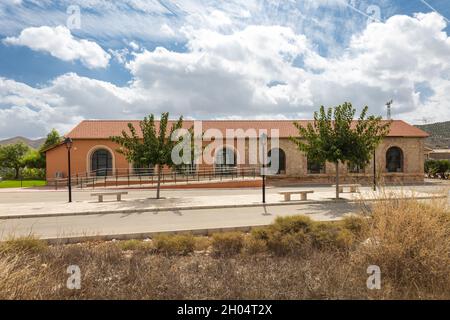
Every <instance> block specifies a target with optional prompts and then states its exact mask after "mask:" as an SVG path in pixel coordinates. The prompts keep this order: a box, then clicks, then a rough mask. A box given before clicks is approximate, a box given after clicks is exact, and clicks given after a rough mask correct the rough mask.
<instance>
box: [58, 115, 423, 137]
mask: <svg viewBox="0 0 450 320" xmlns="http://www.w3.org/2000/svg"><path fill="white" fill-rule="evenodd" d="M293 121H297V122H299V123H301V124H303V125H306V124H307V123H308V122H312V120H203V121H202V126H203V131H205V130H207V129H211V128H214V129H219V130H220V131H221V132H222V133H223V134H224V135H225V130H226V129H243V130H247V129H255V130H256V131H257V133H258V131H259V130H260V129H267V130H268V135H270V130H271V129H278V130H279V136H280V137H281V138H287V137H289V136H296V135H298V131H297V129H296V128H295V126H294V125H293ZM128 123H132V124H133V125H134V127H135V128H136V130H137V132H138V133H139V134H141V132H140V129H139V120H84V121H82V122H80V123H79V124H78V125H77V126H76V127H75V128H74V129H73V130H72V131H70V132H69V133H68V134H67V135H66V136H68V137H70V138H72V139H108V138H109V137H111V136H118V135H121V133H122V130H126V131H127V132H128V127H127V124H128ZM171 123H173V122H171ZM171 123H170V124H169V127H170V126H171ZM193 124H194V121H193V120H184V121H183V127H184V128H190V127H192V126H193ZM157 125H158V122H157ZM388 136H389V137H420V138H425V137H428V136H429V135H428V133H426V132H425V131H423V130H421V129H419V128H416V127H414V126H412V125H410V124H408V123H406V122H404V121H402V120H394V121H393V122H392V124H391V130H390V133H389V134H388Z"/></svg>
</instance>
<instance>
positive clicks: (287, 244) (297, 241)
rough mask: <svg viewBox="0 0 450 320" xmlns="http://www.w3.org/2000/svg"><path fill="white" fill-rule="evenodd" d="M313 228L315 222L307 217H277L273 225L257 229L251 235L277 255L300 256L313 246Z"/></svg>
mask: <svg viewBox="0 0 450 320" xmlns="http://www.w3.org/2000/svg"><path fill="white" fill-rule="evenodd" d="M312 227H313V221H312V220H311V219H310V218H308V217H306V216H288V217H277V218H276V219H275V222H274V223H273V224H272V225H270V226H267V227H261V228H255V229H254V230H252V233H251V235H252V237H253V238H254V239H255V240H260V241H264V242H265V244H266V246H267V249H268V250H269V251H271V252H272V253H274V254H276V255H286V254H300V253H302V252H305V251H306V250H308V248H309V247H310V245H311V241H310V235H309V233H310V232H311V230H312Z"/></svg>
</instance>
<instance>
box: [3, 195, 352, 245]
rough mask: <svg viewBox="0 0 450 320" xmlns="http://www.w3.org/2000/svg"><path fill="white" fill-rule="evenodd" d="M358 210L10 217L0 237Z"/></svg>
mask: <svg viewBox="0 0 450 320" xmlns="http://www.w3.org/2000/svg"><path fill="white" fill-rule="evenodd" d="M358 210H359V208H358V207H357V205H356V204H350V203H326V204H308V205H305V204H302V205H289V206H267V207H264V206H261V207H248V208H223V209H196V210H178V211H161V212H145V213H133V214H103V215H85V216H65V217H42V218H26V219H10V220H2V221H0V237H1V238H2V239H6V238H8V237H11V236H16V237H17V236H24V235H29V234H33V235H35V236H38V237H40V238H45V239H48V238H59V237H74V236H94V235H104V234H109V235H115V234H129V233H145V232H163V231H176V230H196V229H214V228H227V227H242V226H255V225H264V224H269V223H271V222H273V220H274V219H275V217H276V216H286V215H293V214H305V215H308V216H310V217H311V218H313V219H316V220H335V219H339V218H340V217H342V216H343V215H344V214H346V213H350V212H355V211H358Z"/></svg>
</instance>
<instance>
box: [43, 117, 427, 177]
mask: <svg viewBox="0 0 450 320" xmlns="http://www.w3.org/2000/svg"><path fill="white" fill-rule="evenodd" d="M308 121H309V120H299V121H298V122H300V123H302V124H307V123H308ZM129 122H131V123H132V124H133V125H134V126H135V128H139V121H121V120H85V121H82V122H81V123H79V124H78V125H77V126H76V127H75V128H74V129H73V130H72V131H70V132H69V133H68V134H67V135H66V137H70V138H71V139H72V140H73V146H72V149H71V159H72V161H71V164H72V165H71V172H72V174H73V175H79V176H87V177H89V176H98V175H108V176H114V175H118V174H119V173H118V172H122V173H123V172H124V171H125V170H126V171H127V172H132V171H133V170H136V169H135V168H134V166H133V164H131V163H128V161H127V160H126V159H125V157H124V156H123V155H121V154H120V153H118V152H117V151H116V150H117V148H118V146H117V145H116V144H115V143H113V142H112V141H111V140H110V137H111V136H117V135H120V134H121V132H122V130H125V131H127V130H128V127H127V124H128V123H129ZM193 124H194V122H193V121H184V127H185V128H190V127H192V126H193ZM208 129H216V131H218V132H221V133H223V134H225V132H226V131H227V130H237V129H241V131H243V132H244V133H245V132H247V133H248V132H250V131H251V130H256V132H261V131H262V130H267V132H268V134H269V138H270V136H271V132H272V131H271V130H278V134H279V140H278V141H279V143H278V144H279V145H278V148H277V149H278V154H279V168H278V170H277V172H276V174H274V175H273V176H271V177H270V180H271V182H272V183H274V184H283V183H333V182H334V179H335V167H334V165H333V164H331V163H325V164H318V163H313V162H311V161H309V160H308V159H307V157H306V156H305V155H304V154H302V153H301V152H300V151H298V149H297V148H296V145H295V144H294V143H293V142H292V141H290V140H289V137H290V136H295V135H298V131H297V129H296V128H295V126H294V125H293V122H292V120H238V121H235V120H233V121H222V120H208V121H202V130H203V131H207V130H208ZM138 133H139V132H138ZM427 136H428V134H427V133H426V132H424V131H422V130H420V129H418V128H416V127H414V126H411V125H409V124H407V123H406V122H404V121H401V120H395V121H393V123H392V125H391V129H390V132H389V134H388V136H387V137H386V138H385V139H384V141H383V142H382V143H381V145H380V146H379V147H378V148H377V150H376V152H375V164H376V174H377V178H378V179H382V180H383V181H384V182H386V183H390V182H403V183H409V182H420V181H423V179H424V168H423V163H424V158H425V155H424V147H425V146H424V140H425V138H426V137H427ZM257 137H259V135H258V136H256V138H255V137H247V138H245V137H244V138H236V139H233V142H231V143H229V142H227V144H226V145H225V146H224V147H221V149H220V152H219V151H217V150H216V153H215V159H214V162H215V163H213V164H200V165H192V167H191V168H190V170H194V171H195V170H200V169H201V170H205V169H209V170H218V168H223V166H226V167H228V168H229V167H237V168H244V167H252V166H253V167H258V166H259V165H258V164H256V165H255V164H254V163H252V162H251V161H250V154H249V150H250V149H251V147H252V142H256V144H257V145H258V142H257V139H258V138H257ZM239 143H241V146H242V145H243V146H244V148H243V149H242V148H240V149H239V147H238V144H239ZM271 144H272V142H270V139H269V143H268V145H267V150H268V154H269V156H270V154H271V153H272V152H274V148H272V147H271ZM239 150H240V151H239ZM243 150H245V151H243ZM237 151H239V152H240V153H241V154H237ZM244 153H245V154H244ZM46 157H47V179H48V180H51V179H54V178H55V177H66V176H67V172H68V170H67V150H66V148H65V146H64V145H62V144H61V145H57V146H54V147H52V148H50V149H48V150H47V151H46ZM237 158H239V159H241V161H239V163H238V164H236V162H238V161H236V159H237ZM231 159H233V160H231ZM242 159H245V160H244V161H242ZM340 174H341V179H342V181H348V182H354V181H358V182H361V183H364V182H370V181H372V180H373V174H374V170H373V163H371V164H370V165H368V166H367V167H365V168H356V167H354V166H351V165H341V166H340Z"/></svg>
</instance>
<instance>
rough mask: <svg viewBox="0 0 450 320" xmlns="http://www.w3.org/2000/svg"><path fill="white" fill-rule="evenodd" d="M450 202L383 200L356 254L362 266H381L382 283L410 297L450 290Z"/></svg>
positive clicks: (358, 262)
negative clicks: (449, 208)
mask: <svg viewBox="0 0 450 320" xmlns="http://www.w3.org/2000/svg"><path fill="white" fill-rule="evenodd" d="M448 217H449V212H448V209H446V205H445V203H440V201H433V202H431V203H427V204H426V205H425V204H424V203H421V202H419V201H383V202H380V203H377V204H375V205H374V208H373V218H372V221H371V227H370V230H369V234H370V237H371V239H374V240H375V241H371V242H366V243H365V245H363V246H359V247H358V248H357V250H356V251H355V252H354V253H353V259H354V261H355V263H357V264H359V265H363V266H364V265H366V266H367V265H370V264H373V265H377V266H379V267H380V268H381V271H382V273H383V275H384V276H383V279H384V280H383V281H384V282H385V283H386V284H390V286H391V287H392V288H394V289H395V288H404V292H408V294H409V295H411V296H419V297H420V296H421V297H424V294H425V292H430V293H431V292H432V291H437V292H443V291H445V290H448V288H450V268H449V266H450V236H449V235H450V222H449V218H448Z"/></svg>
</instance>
